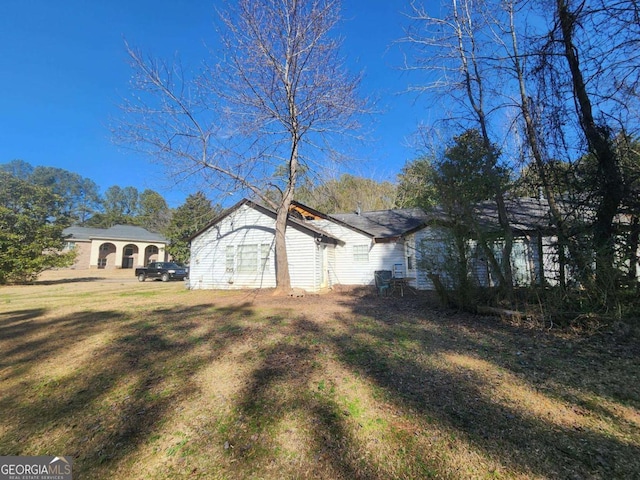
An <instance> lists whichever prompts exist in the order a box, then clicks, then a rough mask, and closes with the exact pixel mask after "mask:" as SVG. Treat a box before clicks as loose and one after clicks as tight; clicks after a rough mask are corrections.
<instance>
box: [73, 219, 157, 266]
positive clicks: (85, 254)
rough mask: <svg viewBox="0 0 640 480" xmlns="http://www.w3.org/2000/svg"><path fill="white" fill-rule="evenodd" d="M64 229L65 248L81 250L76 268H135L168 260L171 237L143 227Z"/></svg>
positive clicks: (116, 226) (121, 226)
mask: <svg viewBox="0 0 640 480" xmlns="http://www.w3.org/2000/svg"><path fill="white" fill-rule="evenodd" d="M63 233H64V235H65V238H66V240H67V244H66V246H65V251H66V250H69V249H75V250H76V251H77V252H78V256H77V257H76V261H75V263H74V264H73V265H72V266H71V268H73V269H78V270H82V269H90V268H106V269H113V268H135V267H139V266H146V265H147V264H148V263H149V262H153V261H166V260H167V244H168V240H167V239H166V238H164V237H163V236H162V235H160V234H157V233H152V232H149V231H148V230H145V229H144V228H142V227H135V226H133V225H115V226H113V227H111V228H87V227H69V228H66V229H65V230H64V232H63Z"/></svg>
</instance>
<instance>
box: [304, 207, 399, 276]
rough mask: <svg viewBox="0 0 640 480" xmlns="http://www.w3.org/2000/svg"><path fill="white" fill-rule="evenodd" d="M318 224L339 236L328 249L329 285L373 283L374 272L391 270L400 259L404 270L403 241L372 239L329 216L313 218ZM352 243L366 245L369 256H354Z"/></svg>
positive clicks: (333, 234) (319, 226)
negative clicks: (330, 248) (364, 258)
mask: <svg viewBox="0 0 640 480" xmlns="http://www.w3.org/2000/svg"><path fill="white" fill-rule="evenodd" d="M313 224H314V225H316V226H317V227H318V228H320V229H322V230H324V231H325V232H327V233H329V234H331V235H332V236H334V237H336V238H338V239H340V240H341V242H342V244H341V245H336V246H335V248H334V249H333V251H330V253H329V257H328V258H329V262H328V263H329V279H330V284H331V285H373V284H374V283H375V282H374V278H373V272H374V271H376V270H393V265H394V264H396V263H400V264H402V265H403V270H404V271H405V272H406V259H405V247H404V243H403V242H398V243H395V242H394V243H374V242H373V239H372V238H371V237H369V236H367V235H364V234H361V233H358V232H356V231H354V230H352V229H350V228H347V227H344V226H342V225H339V224H336V223H334V222H331V221H328V220H318V221H315V222H313ZM354 246H366V247H367V251H368V259H366V261H364V262H360V261H357V260H361V258H360V256H359V255H355V256H354Z"/></svg>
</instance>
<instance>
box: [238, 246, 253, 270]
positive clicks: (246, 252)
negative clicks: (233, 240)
mask: <svg viewBox="0 0 640 480" xmlns="http://www.w3.org/2000/svg"><path fill="white" fill-rule="evenodd" d="M237 261H238V273H255V272H257V271H258V245H238V256H237Z"/></svg>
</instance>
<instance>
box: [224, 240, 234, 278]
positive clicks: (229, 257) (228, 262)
mask: <svg viewBox="0 0 640 480" xmlns="http://www.w3.org/2000/svg"><path fill="white" fill-rule="evenodd" d="M235 266H236V249H235V247H234V246H233V245H227V249H226V251H225V268H226V271H227V273H233V271H234V270H235Z"/></svg>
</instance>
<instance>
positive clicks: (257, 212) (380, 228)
mask: <svg viewBox="0 0 640 480" xmlns="http://www.w3.org/2000/svg"><path fill="white" fill-rule="evenodd" d="M275 218H276V213H275V212H274V211H273V210H271V209H269V208H267V207H264V206H262V205H259V204H256V203H254V202H252V201H249V200H242V201H241V202H239V203H238V204H236V205H235V206H233V207H232V208H230V209H229V210H227V211H226V212H224V213H223V214H222V215H221V216H219V217H218V218H216V219H215V220H214V221H213V222H211V223H210V224H209V225H208V226H206V227H205V228H204V229H202V230H201V231H200V232H198V233H196V234H195V235H194V236H193V237H192V238H191V261H190V272H189V277H190V278H189V287H190V288H192V289H235V288H271V287H275V286H276V284H275V270H274V269H275V262H274V238H275ZM425 220H426V214H425V213H424V212H423V211H422V210H420V209H408V210H397V211H396V210H392V211H383V212H366V213H363V214H355V213H354V214H343V215H326V214H323V213H321V212H318V211H316V210H314V209H311V208H309V207H306V206H304V205H301V204H298V203H295V204H294V205H293V207H292V211H291V215H290V220H289V224H288V227H287V254H288V259H289V274H290V276H291V285H292V286H293V287H295V288H302V289H304V290H307V291H309V292H319V291H321V290H323V289H326V288H330V287H332V286H334V285H370V284H373V283H374V271H376V270H392V271H393V270H395V271H396V274H398V275H402V276H404V277H405V278H407V280H408V281H409V282H410V283H412V284H413V285H414V286H415V281H416V271H415V268H416V267H415V261H414V252H413V250H410V249H408V248H407V244H406V235H407V234H409V233H410V232H411V231H412V230H415V229H417V228H421V227H423V226H424V222H425Z"/></svg>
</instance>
